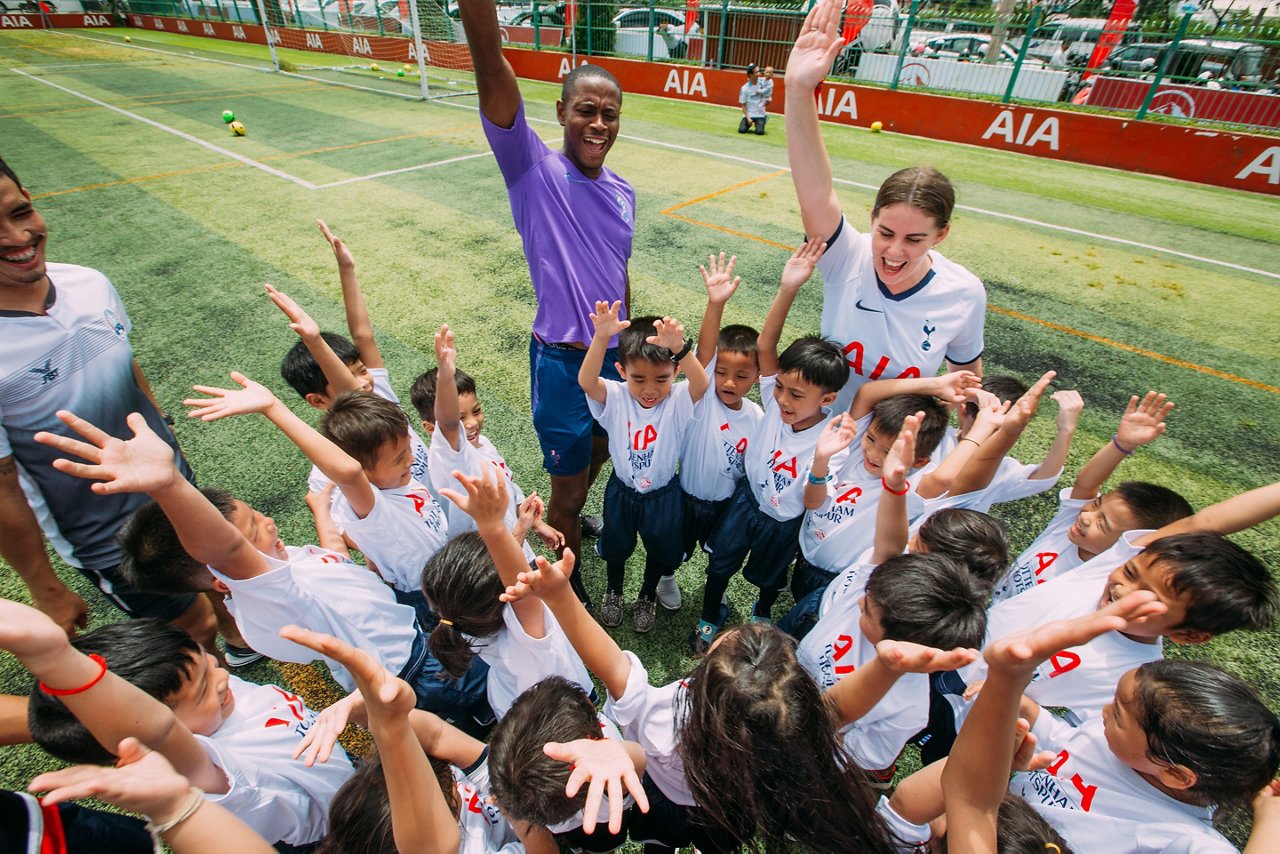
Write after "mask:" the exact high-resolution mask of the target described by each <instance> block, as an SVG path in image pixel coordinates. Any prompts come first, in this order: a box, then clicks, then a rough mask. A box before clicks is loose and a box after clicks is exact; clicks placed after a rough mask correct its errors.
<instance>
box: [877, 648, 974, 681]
mask: <svg viewBox="0 0 1280 854" xmlns="http://www.w3.org/2000/svg"><path fill="white" fill-rule="evenodd" d="M876 657H877V658H878V659H879V660H880V663H881V664H883V665H884V666H885V667H887V668H888V669H889V670H893V671H896V672H898V673H934V672H936V671H939V670H958V669H959V668H961V667H964V666H965V665H967V664H972V663H973V662H974V661H976V660H977V658H978V651H977V650H976V649H964V648H961V647H956V648H955V649H950V650H944V649H935V648H934V647H931V646H924V645H923V644H918V643H909V642H907V641H894V640H882V641H880V643H878V644H876Z"/></svg>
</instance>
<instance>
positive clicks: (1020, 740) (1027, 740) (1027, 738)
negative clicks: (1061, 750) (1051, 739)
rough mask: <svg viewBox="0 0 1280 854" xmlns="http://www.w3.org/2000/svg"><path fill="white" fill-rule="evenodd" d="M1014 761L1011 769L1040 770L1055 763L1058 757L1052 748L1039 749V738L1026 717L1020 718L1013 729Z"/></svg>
mask: <svg viewBox="0 0 1280 854" xmlns="http://www.w3.org/2000/svg"><path fill="white" fill-rule="evenodd" d="M1013 743H1014V748H1013V763H1012V765H1011V766H1010V768H1009V770H1010V771H1040V770H1043V769H1045V768H1048V767H1049V766H1050V765H1052V764H1053V760H1054V759H1055V758H1056V757H1057V754H1055V753H1054V752H1053V751H1051V750H1037V749H1036V748H1038V747H1039V746H1040V743H1039V741H1038V739H1036V737H1035V735H1034V734H1032V732H1031V724H1030V723H1028V722H1027V719H1026V718H1018V722H1017V723H1016V724H1015V725H1014V729H1013Z"/></svg>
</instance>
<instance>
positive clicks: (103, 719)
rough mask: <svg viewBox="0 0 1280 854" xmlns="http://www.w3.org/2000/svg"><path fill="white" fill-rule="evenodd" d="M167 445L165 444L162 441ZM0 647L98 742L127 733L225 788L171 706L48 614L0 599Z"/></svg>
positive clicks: (201, 782)
mask: <svg viewBox="0 0 1280 854" xmlns="http://www.w3.org/2000/svg"><path fill="white" fill-rule="evenodd" d="M166 447H167V445H166ZM0 649H6V650H8V651H9V652H11V653H13V655H14V656H15V657H17V659H18V660H19V661H20V662H22V665H23V666H24V667H26V668H27V670H29V671H31V674H32V675H33V676H35V677H36V679H38V680H40V684H41V687H40V689H39V690H44V691H45V692H46V693H51V694H53V695H54V696H56V697H58V699H59V700H61V701H62V703H63V705H65V706H66V707H67V711H69V712H71V714H73V715H75V717H76V719H77V720H78V721H80V723H81V724H82V725H83V726H84V728H85V729H86V730H88V731H89V734H90V735H92V736H93V737H94V738H95V739H96V740H97V742H98V743H99V744H101V745H103V746H107V745H110V746H112V747H114V746H116V745H118V744H120V742H121V741H122V740H124V739H126V738H129V737H130V736H133V737H135V738H137V739H138V740H139V741H141V742H142V743H143V744H145V745H146V746H147V747H149V748H151V749H152V750H155V751H157V752H158V753H161V754H163V755H164V757H165V758H166V759H168V760H169V761H170V762H172V763H173V766H174V767H175V768H177V769H178V772H179V773H181V774H182V775H183V776H184V777H187V778H188V779H190V780H191V782H192V784H193V785H196V786H199V787H200V788H202V789H204V790H205V791H206V792H213V793H215V794H221V793H224V792H226V791H227V790H228V783H227V778H226V776H225V775H224V774H223V773H222V771H221V770H220V769H219V768H218V767H217V766H216V765H214V764H213V762H212V761H211V760H210V759H209V754H207V753H205V751H204V748H203V747H201V746H200V743H199V742H198V741H197V740H196V738H195V736H193V735H192V734H191V731H190V730H189V729H187V728H186V727H185V726H184V725H183V723H182V722H181V721H180V720H178V719H177V718H176V717H174V714H173V710H172V709H170V708H169V707H168V706H166V705H165V704H164V703H162V702H160V701H159V700H157V699H155V698H154V697H152V696H151V695H150V694H148V693H146V692H145V691H143V690H142V689H141V688H138V687H136V686H134V685H132V684H130V683H129V682H126V681H125V680H124V679H122V678H120V677H119V676H117V675H116V674H114V673H112V672H111V670H110V669H109V667H110V662H104V661H102V660H101V659H99V660H94V659H91V658H89V656H87V655H85V654H84V653H82V652H80V651H79V650H77V649H75V648H74V647H72V646H71V643H70V641H68V640H67V634H66V632H64V631H63V630H62V629H61V628H59V627H58V624H57V623H55V622H53V621H52V620H50V619H49V617H48V616H46V615H45V614H43V613H41V612H40V611H37V610H36V609H35V608H30V607H28V606H26V605H20V604H18V603H17V602H11V601H9V600H8V599H0Z"/></svg>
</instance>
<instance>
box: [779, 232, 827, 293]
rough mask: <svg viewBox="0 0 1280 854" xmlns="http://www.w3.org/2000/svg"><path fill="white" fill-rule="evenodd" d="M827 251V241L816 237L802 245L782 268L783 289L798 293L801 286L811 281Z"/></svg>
mask: <svg viewBox="0 0 1280 854" xmlns="http://www.w3.org/2000/svg"><path fill="white" fill-rule="evenodd" d="M826 251H827V244H826V241H823V240H819V239H818V238H816V237H814V238H812V239H810V240H806V241H805V242H804V243H801V244H800V245H799V246H798V247H797V248H796V251H795V252H792V253H791V257H790V258H788V259H787V263H786V264H785V265H784V266H783V268H782V289H783V290H784V291H798V290H800V286H801V285H803V284H804V283H805V282H807V281H809V277H810V276H812V275H813V268H814V267H815V266H817V264H818V259H819V258H821V257H822V253H823V252H826Z"/></svg>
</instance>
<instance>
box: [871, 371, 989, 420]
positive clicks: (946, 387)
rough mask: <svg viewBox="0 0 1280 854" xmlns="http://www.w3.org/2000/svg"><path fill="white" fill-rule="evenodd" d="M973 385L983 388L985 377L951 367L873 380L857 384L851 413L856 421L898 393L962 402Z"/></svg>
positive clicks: (949, 401) (945, 401) (944, 401)
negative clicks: (933, 372)
mask: <svg viewBox="0 0 1280 854" xmlns="http://www.w3.org/2000/svg"><path fill="white" fill-rule="evenodd" d="M971 388H982V377H980V376H978V375H977V374H975V373H973V372H972V371H950V372H947V373H945V374H939V375H937V376H934V377H915V378H912V379H905V380H898V379H894V380H873V381H871V382H869V383H863V384H862V385H861V386H859V387H858V391H857V393H856V394H854V396H853V404H852V405H851V406H850V407H849V414H850V415H852V416H853V418H854V420H855V421H856V420H859V419H861V418H863V417H865V416H867V415H868V414H870V412H871V410H872V409H874V408H875V405H876V404H877V403H879V402H880V401H882V400H884V399H885V398H888V397H893V396H895V395H899V394H928V395H932V396H933V397H936V398H939V399H940V400H942V402H943V403H963V402H964V401H966V400H968V398H967V397H966V396H965V392H966V391H967V390H968V389H971Z"/></svg>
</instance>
